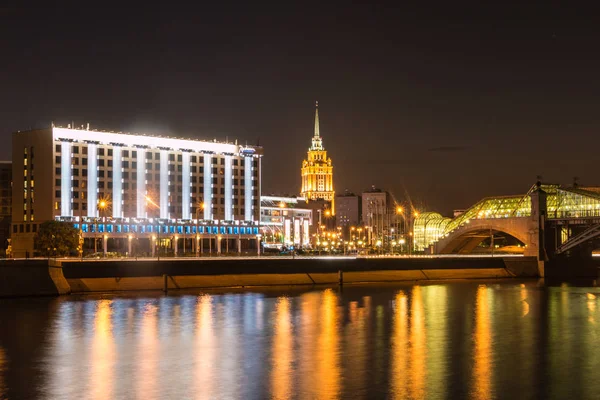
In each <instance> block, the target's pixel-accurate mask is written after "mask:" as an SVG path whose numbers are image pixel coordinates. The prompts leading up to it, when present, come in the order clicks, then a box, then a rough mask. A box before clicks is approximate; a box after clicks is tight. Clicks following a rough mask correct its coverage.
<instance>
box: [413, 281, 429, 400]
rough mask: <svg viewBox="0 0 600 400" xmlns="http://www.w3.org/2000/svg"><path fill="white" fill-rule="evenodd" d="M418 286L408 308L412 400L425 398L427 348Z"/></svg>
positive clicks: (421, 301) (421, 297) (420, 294)
mask: <svg viewBox="0 0 600 400" xmlns="http://www.w3.org/2000/svg"><path fill="white" fill-rule="evenodd" d="M421 290H422V289H421V287H420V286H415V287H414V288H413V290H412V299H411V307H410V314H411V315H410V316H411V322H410V351H409V355H410V364H411V365H410V369H409V373H410V385H409V393H410V398H412V399H424V398H425V374H426V372H427V371H426V370H425V365H426V364H425V363H426V359H425V357H427V348H426V340H425V318H424V313H423V293H422V291H421Z"/></svg>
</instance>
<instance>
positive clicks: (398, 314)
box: [391, 291, 408, 400]
mask: <svg viewBox="0 0 600 400" xmlns="http://www.w3.org/2000/svg"><path fill="white" fill-rule="evenodd" d="M407 303H408V299H407V297H406V294H405V293H404V292H403V291H400V292H398V294H397V295H396V299H395V301H394V327H393V335H394V336H393V341H392V357H393V358H392V377H391V386H392V393H393V397H394V398H395V399H399V400H400V399H406V398H408V384H407V382H408V381H407V377H408V375H407V373H408V357H407V349H408V305H407Z"/></svg>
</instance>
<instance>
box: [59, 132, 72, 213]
mask: <svg viewBox="0 0 600 400" xmlns="http://www.w3.org/2000/svg"><path fill="white" fill-rule="evenodd" d="M60 147H61V159H60V160H61V161H60V215H62V216H64V217H71V216H72V214H71V198H72V193H71V143H69V142H62V143H61V145H60Z"/></svg>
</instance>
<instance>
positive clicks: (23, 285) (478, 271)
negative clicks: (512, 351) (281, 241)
mask: <svg viewBox="0 0 600 400" xmlns="http://www.w3.org/2000/svg"><path fill="white" fill-rule="evenodd" d="M340 271H341V273H340ZM528 277H531V278H533V277H537V261H536V259H535V258H534V257H295V258H292V257H223V258H218V257H213V258H178V259H172V258H167V259H161V260H157V259H138V260H135V259H108V260H79V259H58V260H47V259H35V260H6V261H2V262H0V297H14V296H44V295H61V294H68V293H92V292H112V291H137V290H165V289H166V290H177V289H194V288H198V289H201V288H220V287H222V288H226V287H246V286H288V285H321V284H327V285H330V284H339V283H340V280H342V281H343V284H352V283H377V282H401V281H428V280H447V279H487V278H528Z"/></svg>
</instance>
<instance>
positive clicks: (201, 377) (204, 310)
mask: <svg viewBox="0 0 600 400" xmlns="http://www.w3.org/2000/svg"><path fill="white" fill-rule="evenodd" d="M196 309H197V319H196V341H195V349H194V350H195V351H194V352H193V353H192V354H194V355H195V358H196V373H195V376H194V386H195V390H194V393H196V396H197V398H199V399H211V398H213V397H215V395H214V386H213V385H214V382H215V380H216V379H215V376H214V373H213V372H214V363H215V354H214V353H215V347H216V343H215V342H216V337H215V332H214V327H213V306H212V297H211V296H208V295H205V296H201V297H200V298H199V299H198V303H197V304H196Z"/></svg>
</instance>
